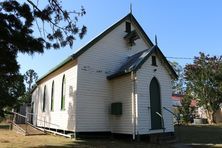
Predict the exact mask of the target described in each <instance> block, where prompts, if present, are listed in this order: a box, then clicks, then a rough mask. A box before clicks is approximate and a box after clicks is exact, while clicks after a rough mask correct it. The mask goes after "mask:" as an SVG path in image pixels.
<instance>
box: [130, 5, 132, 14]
mask: <svg viewBox="0 0 222 148" xmlns="http://www.w3.org/2000/svg"><path fill="white" fill-rule="evenodd" d="M132 7H133V6H132V3H130V13H131V14H132V13H133V8H132Z"/></svg>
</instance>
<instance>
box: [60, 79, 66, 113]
mask: <svg viewBox="0 0 222 148" xmlns="http://www.w3.org/2000/svg"><path fill="white" fill-rule="evenodd" d="M65 91H66V79H65V75H63V78H62V90H61V110H65V94H66V93H65Z"/></svg>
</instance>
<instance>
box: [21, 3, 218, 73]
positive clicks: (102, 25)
mask: <svg viewBox="0 0 222 148" xmlns="http://www.w3.org/2000/svg"><path fill="white" fill-rule="evenodd" d="M130 3H132V5H133V15H134V16H135V18H136V19H137V21H138V22H139V23H140V25H141V26H142V27H143V29H144V31H145V32H146V33H147V35H148V36H149V38H150V39H151V40H152V41H154V38H155V34H156V35H157V38H158V46H159V47H160V49H161V50H162V52H163V53H164V55H165V56H166V57H185V58H193V57H194V56H198V54H199V52H204V53H207V54H210V55H217V56H219V55H222V9H221V7H222V1H221V0H213V1H212V0H183V1H182V0H180V1H179V0H112V1H111V0H107V1H105V0H81V1H76V0H72V1H63V5H64V6H63V7H64V8H67V9H69V10H72V9H78V8H80V6H84V8H85V9H86V12H87V14H86V16H84V17H83V18H80V20H79V24H84V25H86V26H87V27H88V32H87V34H86V36H85V37H84V39H82V40H80V39H77V40H76V41H75V43H74V46H73V48H70V47H68V46H67V47H65V48H62V49H59V50H53V49H51V50H45V53H44V54H34V55H32V56H30V55H23V54H19V55H18V61H19V63H20V72H21V73H22V74H24V73H25V71H27V70H29V69H34V70H35V71H36V72H37V74H38V75H39V76H42V75H44V74H45V73H46V72H48V71H49V70H50V69H52V68H53V67H55V66H56V65H57V64H59V63H60V62H61V61H63V60H64V59H65V58H67V57H68V56H69V55H71V54H73V53H74V52H76V50H78V49H79V48H80V47H82V46H83V45H85V44H86V43H87V42H89V41H90V40H91V39H92V38H94V37H95V36H97V35H98V34H100V33H101V32H102V31H104V30H105V29H106V28H108V27H110V26H111V25H112V24H114V23H115V22H117V21H118V20H120V19H121V18H122V17H124V16H125V15H127V14H128V13H129V11H130V10H129V7H130ZM36 31H37V30H36ZM168 60H171V61H176V62H178V63H179V64H181V65H182V66H184V65H185V64H187V63H192V60H191V59H168Z"/></svg>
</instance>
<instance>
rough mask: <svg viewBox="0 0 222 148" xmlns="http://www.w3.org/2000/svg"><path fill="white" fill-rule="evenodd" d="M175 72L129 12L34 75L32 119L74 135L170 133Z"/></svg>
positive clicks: (172, 130)
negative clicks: (57, 62) (45, 72)
mask: <svg viewBox="0 0 222 148" xmlns="http://www.w3.org/2000/svg"><path fill="white" fill-rule="evenodd" d="M176 78H177V75H176V73H175V71H174V70H173V69H172V67H171V66H170V65H169V63H168V61H167V60H166V58H165V56H164V55H163V54H162V52H161V51H160V49H159V48H158V46H157V45H154V44H153V43H152V42H151V40H150V39H149V38H148V36H147V35H146V34H145V32H144V30H143V29H142V28H141V26H140V25H139V23H138V22H137V21H136V19H135V18H134V16H133V15H132V14H131V13H130V14H128V15H127V16H125V17H124V18H122V19H121V20H120V21H118V22H117V23H115V24H114V25H112V26H111V27H109V28H108V29H107V30H105V31H104V32H103V33H101V34H100V35H98V36H97V37H96V38H94V39H93V40H92V41H91V42H89V43H88V44H86V45H85V46H84V47H83V48H81V49H80V50H79V51H77V52H76V53H75V54H73V55H71V56H70V57H68V58H67V59H66V60H64V61H63V62H62V63H61V64H59V65H58V66H56V67H55V68H54V69H52V70H51V71H50V72H48V73H47V74H45V75H44V76H43V77H42V78H40V79H39V80H38V81H37V86H36V87H35V89H34V90H33V91H32V106H33V109H32V110H33V113H34V115H35V116H34V117H33V123H34V124H35V125H36V126H39V127H43V126H45V127H47V128H50V129H60V130H64V131H71V132H73V133H75V136H76V137H78V136H81V135H84V134H91V135H93V134H98V133H100V134H121V135H122V134H123V135H128V136H132V138H133V139H134V138H135V137H137V136H142V135H153V134H161V133H173V132H174V126H173V115H172V114H171V113H170V112H169V110H171V106H172V104H171V103H172V102H171V94H172V89H171V88H172V87H171V80H172V79H176ZM36 117H37V118H36ZM43 121H45V122H43Z"/></svg>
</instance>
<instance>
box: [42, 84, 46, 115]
mask: <svg viewBox="0 0 222 148" xmlns="http://www.w3.org/2000/svg"><path fill="white" fill-rule="evenodd" d="M45 102H46V85H45V86H44V92H43V100H42V111H43V112H45Z"/></svg>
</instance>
